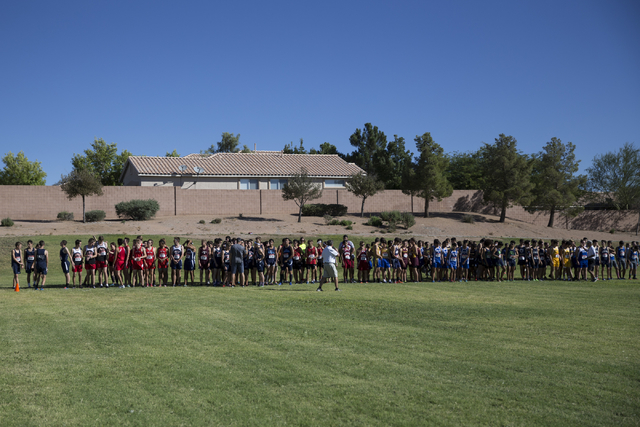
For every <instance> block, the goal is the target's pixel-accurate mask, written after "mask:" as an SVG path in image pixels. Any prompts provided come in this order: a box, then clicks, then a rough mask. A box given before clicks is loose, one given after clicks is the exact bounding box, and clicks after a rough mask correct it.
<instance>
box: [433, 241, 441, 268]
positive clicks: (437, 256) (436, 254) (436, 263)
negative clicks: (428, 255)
mask: <svg viewBox="0 0 640 427" xmlns="http://www.w3.org/2000/svg"><path fill="white" fill-rule="evenodd" d="M433 268H442V247H440V246H436V247H435V248H433Z"/></svg>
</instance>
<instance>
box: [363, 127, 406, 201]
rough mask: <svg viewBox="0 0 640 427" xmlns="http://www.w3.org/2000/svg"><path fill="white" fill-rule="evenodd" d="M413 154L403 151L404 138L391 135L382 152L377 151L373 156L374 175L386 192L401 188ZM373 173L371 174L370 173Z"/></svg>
mask: <svg viewBox="0 0 640 427" xmlns="http://www.w3.org/2000/svg"><path fill="white" fill-rule="evenodd" d="M412 157H413V153H411V151H409V150H405V145H404V138H403V137H398V135H393V141H389V143H388V144H387V146H386V148H385V149H384V150H378V151H377V152H376V153H375V154H374V156H373V169H374V170H375V175H377V177H378V178H379V179H380V181H382V182H383V183H384V187H385V188H386V189H388V190H397V189H400V188H401V187H402V176H403V175H404V173H405V170H406V169H408V168H410V167H411V158H412ZM371 173H373V172H371Z"/></svg>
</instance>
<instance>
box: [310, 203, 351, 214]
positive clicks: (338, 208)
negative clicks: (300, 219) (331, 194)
mask: <svg viewBox="0 0 640 427" xmlns="http://www.w3.org/2000/svg"><path fill="white" fill-rule="evenodd" d="M346 214H347V207H346V206H345V205H336V204H333V205H327V204H324V203H316V204H312V205H304V206H302V215H304V216H325V215H331V216H344V215H346Z"/></svg>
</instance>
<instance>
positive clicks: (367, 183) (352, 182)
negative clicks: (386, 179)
mask: <svg viewBox="0 0 640 427" xmlns="http://www.w3.org/2000/svg"><path fill="white" fill-rule="evenodd" d="M344 185H345V187H346V188H347V190H348V191H350V192H351V193H353V195H354V196H356V197H359V198H361V199H362V206H361V207H360V217H363V216H364V202H365V201H366V200H367V198H368V197H372V196H375V195H376V194H377V193H378V192H379V191H381V190H383V189H384V183H383V182H382V181H380V180H379V179H378V178H377V177H376V176H375V175H367V174H365V173H362V172H358V173H355V174H353V175H351V176H350V177H349V179H348V180H347V181H346V182H345V183H344Z"/></svg>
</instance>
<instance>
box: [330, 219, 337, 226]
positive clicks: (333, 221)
mask: <svg viewBox="0 0 640 427" xmlns="http://www.w3.org/2000/svg"><path fill="white" fill-rule="evenodd" d="M329 225H340V220H339V219H332V220H331V221H330V222H329Z"/></svg>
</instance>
